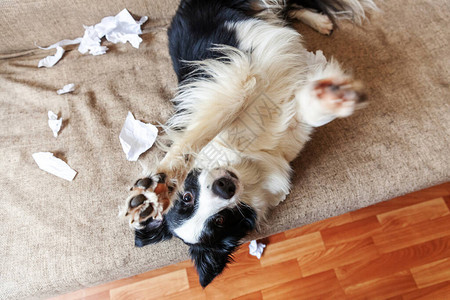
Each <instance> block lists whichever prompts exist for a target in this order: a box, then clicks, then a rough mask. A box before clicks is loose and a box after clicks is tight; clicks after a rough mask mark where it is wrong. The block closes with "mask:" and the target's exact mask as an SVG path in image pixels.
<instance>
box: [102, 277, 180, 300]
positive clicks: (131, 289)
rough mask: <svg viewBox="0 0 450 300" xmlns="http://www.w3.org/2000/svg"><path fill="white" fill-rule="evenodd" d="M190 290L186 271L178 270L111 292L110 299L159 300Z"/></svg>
mask: <svg viewBox="0 0 450 300" xmlns="http://www.w3.org/2000/svg"><path fill="white" fill-rule="evenodd" d="M187 289H189V282H188V278H187V274H186V270H184V269H183V270H178V271H174V272H171V273H168V274H164V275H160V276H157V277H153V278H149V279H145V280H142V281H139V282H136V283H133V284H128V285H126V286H123V287H119V288H114V289H111V290H110V297H111V299H113V300H118V299H134V300H138V299H159V298H161V297H166V296H168V295H170V294H173V293H176V292H179V291H183V290H187Z"/></svg>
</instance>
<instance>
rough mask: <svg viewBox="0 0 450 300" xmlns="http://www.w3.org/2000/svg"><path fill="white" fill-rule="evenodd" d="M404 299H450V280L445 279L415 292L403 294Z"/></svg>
mask: <svg viewBox="0 0 450 300" xmlns="http://www.w3.org/2000/svg"><path fill="white" fill-rule="evenodd" d="M402 298H403V300H416V299H430V300H436V299H449V298H450V281H444V282H442V283H439V284H435V285H432V286H429V287H426V288H421V289H418V290H415V291H413V292H409V293H406V294H404V295H402Z"/></svg>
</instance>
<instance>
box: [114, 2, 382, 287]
mask: <svg viewBox="0 0 450 300" xmlns="http://www.w3.org/2000/svg"><path fill="white" fill-rule="evenodd" d="M375 9H376V6H375V4H374V3H373V2H372V1H371V0H335V1H333V0H298V1H294V0H292V1H291V0H287V1H281V0H221V1H219V0H182V1H181V3H180V6H179V8H178V11H177V13H176V15H175V17H174V18H173V20H172V24H171V26H170V29H169V32H168V34H169V49H170V55H171V57H172V62H173V67H174V70H175V72H176V74H177V76H178V81H179V90H178V93H177V95H176V96H175V98H174V99H173V103H174V105H175V107H176V112H175V114H174V115H173V116H172V117H171V118H170V119H169V120H168V122H167V124H166V125H165V126H164V129H165V132H166V134H167V138H168V139H169V140H170V148H168V149H167V153H166V155H165V157H164V159H163V160H162V161H161V162H160V163H159V164H158V165H157V166H155V170H154V173H153V175H149V176H148V177H145V178H142V179H139V180H138V181H137V182H136V183H135V185H134V187H133V188H132V191H131V194H130V196H129V197H128V199H127V201H126V205H125V207H124V209H123V212H122V214H123V215H124V216H125V217H126V218H128V220H129V222H130V224H131V226H132V227H133V228H135V242H136V246H138V247H142V246H145V245H148V244H151V243H157V242H160V241H163V240H166V239H169V238H171V237H172V236H176V237H178V238H180V239H181V240H183V241H184V242H185V243H186V244H188V245H189V246H190V249H189V252H190V255H191V257H192V259H193V261H194V263H195V265H196V268H197V271H198V274H199V278H200V284H201V285H202V286H203V287H205V286H207V285H208V284H209V283H210V282H211V281H212V280H213V279H214V278H215V277H216V276H217V275H219V274H220V273H221V272H222V270H223V269H224V267H225V265H226V264H227V263H229V262H230V260H231V255H232V253H233V252H234V251H235V250H236V249H237V247H238V246H239V245H240V243H241V240H242V239H243V238H244V237H245V236H246V235H247V234H248V233H249V232H251V231H252V230H254V229H255V228H257V227H258V224H259V223H260V222H261V221H263V220H264V218H265V217H266V215H267V213H268V212H269V210H270V208H272V207H274V206H276V205H277V204H279V203H280V202H281V201H283V200H284V199H285V198H286V196H287V194H289V189H290V175H291V173H292V170H291V167H290V162H291V161H292V160H293V159H294V158H295V157H296V156H297V155H298V154H299V152H300V150H301V149H302V148H303V147H304V145H305V143H306V142H307V141H308V139H309V136H310V134H311V132H312V131H313V129H314V128H315V127H318V126H322V125H324V124H326V123H328V122H330V121H332V120H333V119H335V118H342V117H347V116H350V115H351V114H352V113H353V112H354V111H355V109H357V108H359V107H361V106H362V105H363V100H364V95H363V93H362V89H361V85H360V84H359V83H358V82H356V81H355V80H353V78H352V77H351V76H350V75H347V74H346V73H345V72H344V71H343V70H342V69H341V67H340V66H339V64H338V63H337V62H336V61H335V60H333V59H331V60H330V61H328V62H327V60H326V59H325V58H324V57H323V56H321V55H317V56H316V57H314V56H313V55H312V54H311V53H309V52H307V51H306V50H305V48H304V47H303V45H302V38H301V36H300V34H299V33H298V32H297V31H295V30H294V29H293V28H291V27H289V26H288V24H289V22H292V21H295V20H299V21H301V22H304V23H306V24H308V25H309V26H311V27H312V28H314V29H316V30H317V31H319V32H320V33H323V34H330V33H331V32H332V30H333V27H334V26H335V24H336V22H337V21H338V20H340V19H350V20H352V21H354V22H355V23H360V22H361V21H362V20H363V19H364V18H365V10H375Z"/></svg>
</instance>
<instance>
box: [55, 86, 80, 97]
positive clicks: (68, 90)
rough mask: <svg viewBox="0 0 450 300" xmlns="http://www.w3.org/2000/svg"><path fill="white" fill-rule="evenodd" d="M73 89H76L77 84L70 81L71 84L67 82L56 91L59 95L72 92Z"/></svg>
mask: <svg viewBox="0 0 450 300" xmlns="http://www.w3.org/2000/svg"><path fill="white" fill-rule="evenodd" d="M73 91H75V84H73V83H69V84H66V85H65V86H63V88H62V89H60V90H57V91H56V93H57V94H58V95H62V94H67V93H71V92H73Z"/></svg>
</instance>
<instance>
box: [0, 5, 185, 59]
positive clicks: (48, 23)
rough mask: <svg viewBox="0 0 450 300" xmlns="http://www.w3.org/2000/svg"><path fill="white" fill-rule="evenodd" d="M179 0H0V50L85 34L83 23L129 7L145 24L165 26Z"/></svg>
mask: <svg viewBox="0 0 450 300" xmlns="http://www.w3.org/2000/svg"><path fill="white" fill-rule="evenodd" d="M178 2H179V1H177V0H135V1H124V0H108V1H92V0H77V1H68V0H41V1H31V0H21V1H2V2H0V28H1V30H0V41H2V42H1V43H0V54H9V53H15V52H17V51H24V50H29V49H33V48H35V43H36V44H38V45H39V46H48V45H51V44H53V43H55V42H57V41H59V40H62V39H74V38H77V37H80V36H83V33H84V29H83V25H94V24H97V23H98V22H100V20H101V19H102V18H103V17H106V16H114V15H116V14H117V13H118V12H120V11H121V10H122V9H124V8H127V9H128V10H129V11H130V13H132V14H138V15H139V16H143V15H146V16H148V17H149V22H147V23H146V24H145V27H147V28H148V27H156V26H165V25H167V23H168V22H170V18H171V16H172V15H173V14H175V11H176V8H177V7H178Z"/></svg>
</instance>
